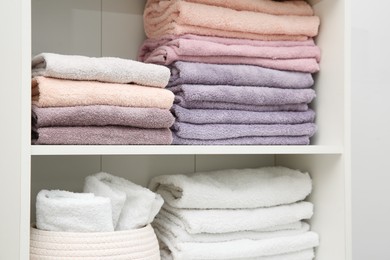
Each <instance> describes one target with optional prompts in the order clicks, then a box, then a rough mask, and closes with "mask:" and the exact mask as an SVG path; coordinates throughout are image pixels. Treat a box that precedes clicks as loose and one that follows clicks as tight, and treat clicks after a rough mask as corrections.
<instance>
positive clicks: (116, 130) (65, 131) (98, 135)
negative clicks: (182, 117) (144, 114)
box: [33, 126, 172, 145]
mask: <svg viewBox="0 0 390 260" xmlns="http://www.w3.org/2000/svg"><path fill="white" fill-rule="evenodd" d="M36 131H37V133H38V139H37V140H33V143H34V144H75V145H89V144H91V145H93V144H102V145H132V144H158V145H163V144H171V143H172V133H171V131H170V130H169V129H168V128H166V129H142V128H133V127H121V126H105V127H99V126H87V127H42V128H38V129H37V130H36Z"/></svg>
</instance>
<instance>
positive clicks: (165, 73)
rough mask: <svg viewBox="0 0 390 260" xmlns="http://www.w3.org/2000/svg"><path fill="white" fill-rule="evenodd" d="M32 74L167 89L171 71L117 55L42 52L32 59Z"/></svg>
mask: <svg viewBox="0 0 390 260" xmlns="http://www.w3.org/2000/svg"><path fill="white" fill-rule="evenodd" d="M32 75H33V77H36V76H45V77H51V78H60V79H73V80H97V81H102V82H111V83H122V84H123V83H135V84H139V85H143V86H152V87H159V88H164V87H165V86H166V85H167V83H168V80H169V70H168V69H167V68H165V67H163V66H159V65H153V64H145V63H142V62H138V61H134V60H126V59H120V58H114V57H101V58H92V57H85V56H78V55H61V54H55V53H41V54H39V55H37V56H35V57H34V58H33V59H32Z"/></svg>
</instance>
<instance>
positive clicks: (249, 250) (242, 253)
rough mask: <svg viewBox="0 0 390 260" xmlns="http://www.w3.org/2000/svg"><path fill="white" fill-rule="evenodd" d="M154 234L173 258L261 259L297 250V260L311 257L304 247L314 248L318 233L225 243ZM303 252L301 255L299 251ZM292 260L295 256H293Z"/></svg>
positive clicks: (175, 259)
mask: <svg viewBox="0 0 390 260" xmlns="http://www.w3.org/2000/svg"><path fill="white" fill-rule="evenodd" d="M156 234H157V237H158V238H159V239H160V240H161V241H162V243H163V244H165V245H166V246H167V247H168V248H169V251H170V252H171V254H172V259H174V260H187V259H210V260H211V259H213V260H214V259H221V260H226V259H245V258H255V259H263V257H267V256H268V257H270V256H274V257H278V256H279V258H264V259H267V260H268V259H280V260H282V259H283V260H285V259H289V258H288V257H286V258H284V256H283V257H282V255H283V254H289V253H298V252H300V253H301V254H300V257H301V258H295V259H299V260H304V259H312V258H306V257H307V256H309V255H311V256H313V252H311V253H309V252H306V250H311V251H313V250H312V248H313V247H316V246H318V245H319V238H318V235H317V234H316V233H314V232H305V233H303V234H298V235H292V236H285V237H276V238H270V239H263V240H252V239H240V240H234V241H227V242H215V243H194V242H180V241H177V240H175V239H174V238H172V237H170V236H169V235H167V234H165V233H161V232H160V230H156ZM301 251H304V252H305V253H304V255H302V252H301ZM293 259H294V258H293Z"/></svg>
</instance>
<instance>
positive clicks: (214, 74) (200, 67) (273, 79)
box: [168, 61, 314, 88]
mask: <svg viewBox="0 0 390 260" xmlns="http://www.w3.org/2000/svg"><path fill="white" fill-rule="evenodd" d="M171 74H172V75H171V79H170V80H169V81H170V82H169V84H168V85H169V86H176V85H181V84H200V85H235V86H261V87H277V88H309V87H311V86H313V84H314V80H313V77H312V75H311V74H310V73H302V72H290V71H280V70H272V69H266V68H262V67H258V66H250V65H223V64H206V63H193V62H182V61H178V62H175V63H174V64H173V65H172V66H171Z"/></svg>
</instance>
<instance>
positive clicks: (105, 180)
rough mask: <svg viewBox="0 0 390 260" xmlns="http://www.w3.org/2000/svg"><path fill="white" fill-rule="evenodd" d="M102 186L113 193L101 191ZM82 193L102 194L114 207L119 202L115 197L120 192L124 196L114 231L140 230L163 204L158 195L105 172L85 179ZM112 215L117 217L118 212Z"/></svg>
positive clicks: (150, 220)
mask: <svg viewBox="0 0 390 260" xmlns="http://www.w3.org/2000/svg"><path fill="white" fill-rule="evenodd" d="M97 182H101V184H100V185H97V184H96V183H97ZM104 186H107V187H106V188H107V189H108V188H111V190H113V191H115V192H113V193H111V192H108V191H107V189H106V190H105V191H103V189H102V187H104ZM84 191H88V192H92V193H94V194H102V195H103V193H104V194H105V196H108V197H109V198H110V199H111V200H112V201H113V202H114V203H115V204H116V205H120V200H118V196H116V195H117V194H119V193H120V192H123V193H125V194H126V201H125V203H124V205H123V207H122V210H121V213H120V216H119V219H118V221H117V225H116V226H115V230H129V229H135V228H141V227H144V226H146V225H147V224H150V223H151V222H152V221H153V219H154V217H155V216H156V215H157V213H158V212H159V210H160V209H161V206H162V204H163V203H164V201H163V199H162V198H161V196H160V195H159V194H156V193H154V192H152V191H150V190H149V189H147V188H144V187H142V186H139V185H137V184H134V183H132V182H130V181H128V180H126V179H123V178H120V177H116V176H113V175H111V174H109V173H105V172H100V173H97V174H95V175H92V176H89V177H87V178H86V180H85V185H84ZM118 208H119V207H117V208H116V209H118ZM114 215H118V212H115V213H114Z"/></svg>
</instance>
